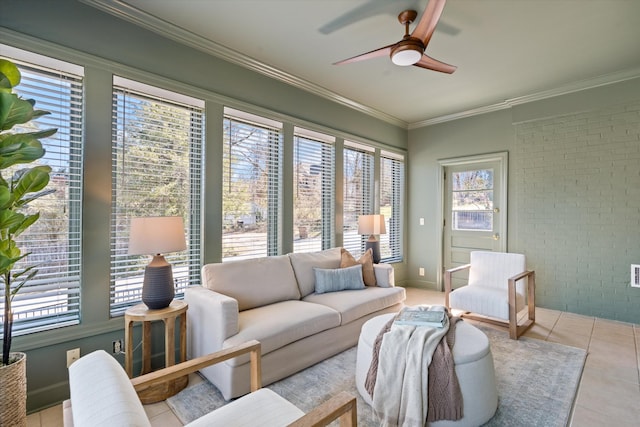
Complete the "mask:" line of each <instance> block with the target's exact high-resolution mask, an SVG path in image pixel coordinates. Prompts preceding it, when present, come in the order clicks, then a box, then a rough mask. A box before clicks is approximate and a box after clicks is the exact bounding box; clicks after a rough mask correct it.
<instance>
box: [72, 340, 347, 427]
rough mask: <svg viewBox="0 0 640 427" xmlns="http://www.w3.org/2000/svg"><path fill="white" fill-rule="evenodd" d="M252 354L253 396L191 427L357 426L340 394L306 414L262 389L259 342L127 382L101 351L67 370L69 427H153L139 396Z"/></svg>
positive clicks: (276, 395)
mask: <svg viewBox="0 0 640 427" xmlns="http://www.w3.org/2000/svg"><path fill="white" fill-rule="evenodd" d="M245 353H249V354H250V357H251V378H250V382H251V393H249V394H247V395H245V396H243V397H241V398H238V399H236V400H234V401H232V402H230V403H228V404H226V405H224V406H222V407H220V408H218V409H216V410H214V411H212V412H209V413H208V414H206V415H204V416H202V417H201V418H198V419H197V420H195V421H193V422H191V423H189V424H188V426H190V427H196V426H197V427H200V426H202V427H204V426H214V425H215V426H234V427H241V426H257V425H260V426H274V427H283V426H289V427H320V426H326V425H328V424H329V423H331V422H332V421H334V420H338V422H339V425H340V427H353V426H356V425H357V412H356V411H357V409H356V399H355V397H354V396H353V395H351V394H349V393H347V392H344V391H343V392H340V393H338V394H337V395H335V396H333V397H332V398H330V399H329V400H327V401H325V402H324V403H321V404H320V405H319V406H316V407H315V408H314V409H313V410H311V411H310V412H309V413H307V414H305V413H304V412H302V411H301V410H300V409H298V408H297V407H296V406H294V405H293V404H292V403H290V402H289V401H288V400H285V399H284V398H282V397H281V396H279V395H278V394H276V393H275V392H273V391H271V390H270V389H267V388H261V383H262V380H261V378H262V375H261V373H262V371H261V362H260V360H261V359H260V343H259V342H258V341H255V340H253V341H249V342H247V343H245V344H242V345H239V346H236V347H231V348H228V349H225V350H221V351H219V352H216V353H211V354H208V355H206V356H202V357H198V358H196V359H192V360H188V361H186V362H182V363H180V364H178V365H174V366H170V367H167V368H164V369H161V370H159V371H156V372H152V373H149V374H146V375H142V376H140V377H137V378H133V379H129V377H128V376H127V374H126V373H125V371H124V369H122V366H120V364H119V363H118V362H117V361H116V360H115V359H114V358H113V357H112V356H110V355H108V354H107V353H106V352H105V351H103V350H98V351H95V352H93V353H90V354H88V355H86V356H84V357H82V358H80V359H79V360H77V361H76V362H74V363H73V364H72V365H71V366H70V367H69V389H70V394H71V398H70V399H69V400H67V401H65V402H64V404H63V418H64V426H65V427H74V426H75V427H111V426H132V427H133V426H136V427H137V426H149V427H150V426H151V424H150V422H149V420H148V418H147V415H146V413H145V410H144V408H143V406H142V403H141V402H140V400H139V399H138V397H137V394H136V392H141V391H144V390H147V389H148V388H151V387H154V386H157V385H158V384H162V383H163V382H165V381H168V380H172V379H175V378H180V377H181V376H184V375H187V374H189V373H191V372H195V371H198V370H200V369H202V368H203V367H205V366H209V365H211V364H215V363H221V362H224V361H225V360H229V359H232V358H234V357H238V356H239V355H242V354H245Z"/></svg>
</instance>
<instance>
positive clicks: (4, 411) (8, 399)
mask: <svg viewBox="0 0 640 427" xmlns="http://www.w3.org/2000/svg"><path fill="white" fill-rule="evenodd" d="M9 360H15V362H13V363H10V364H9V365H7V366H2V367H0V390H1V392H0V426H19V427H26V425H27V355H26V354H24V353H17V352H16V353H9Z"/></svg>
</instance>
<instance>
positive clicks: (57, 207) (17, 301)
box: [0, 49, 84, 336]
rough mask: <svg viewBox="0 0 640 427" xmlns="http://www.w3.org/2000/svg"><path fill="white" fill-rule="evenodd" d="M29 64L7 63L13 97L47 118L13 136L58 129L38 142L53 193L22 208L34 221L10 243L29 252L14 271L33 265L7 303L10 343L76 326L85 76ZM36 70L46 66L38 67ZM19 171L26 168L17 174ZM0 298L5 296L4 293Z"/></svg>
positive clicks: (56, 65)
mask: <svg viewBox="0 0 640 427" xmlns="http://www.w3.org/2000/svg"><path fill="white" fill-rule="evenodd" d="M3 50H4V49H3ZM10 51H11V52H17V51H18V50H17V49H11V50H10ZM17 53H19V52H17ZM27 54H28V53H27ZM29 59H30V60H36V61H38V63H37V64H36V63H27V62H21V61H20V60H16V59H15V58H12V61H14V62H15V63H16V64H17V65H18V67H19V69H20V72H21V73H22V80H21V82H20V84H19V85H18V86H17V87H16V88H15V92H17V93H18V94H19V95H20V96H21V97H22V98H25V99H33V100H35V101H36V104H35V107H36V109H38V110H45V111H49V112H50V113H51V114H49V115H45V116H42V117H39V118H38V119H36V120H34V121H32V122H30V123H28V124H25V125H23V126H14V128H13V130H16V131H20V132H23V131H34V130H45V129H50V128H57V129H58V132H57V133H56V134H54V135H53V136H51V137H49V138H46V139H42V140H41V142H42V144H43V146H44V148H45V150H46V154H45V155H44V157H43V158H41V159H40V160H38V161H37V162H36V163H37V164H45V165H49V166H51V169H52V172H51V180H50V182H49V185H48V186H47V189H53V190H55V192H53V193H52V194H49V195H46V196H44V197H42V198H40V199H38V200H35V201H33V202H32V203H29V205H28V207H27V209H26V211H28V213H31V214H32V213H35V212H38V211H39V212H40V219H39V220H38V221H37V222H36V223H35V224H33V225H32V226H31V227H30V228H29V229H28V230H27V231H26V232H24V233H23V234H22V235H20V237H19V238H18V239H17V240H18V245H19V247H20V248H21V249H22V251H23V253H27V252H31V255H29V256H27V257H26V259H25V260H24V262H19V263H17V264H16V269H19V268H21V266H24V265H25V263H26V265H33V264H37V265H38V266H37V270H38V274H37V275H36V276H35V277H34V278H33V279H32V280H30V281H28V282H27V283H26V284H25V285H24V286H23V287H22V289H21V290H20V292H19V293H18V294H17V295H16V296H15V298H14V300H13V305H12V308H13V311H14V324H13V335H14V336H18V335H24V334H28V333H33V332H38V331H42V330H48V329H53V328H58V327H62V326H68V325H75V324H78V323H79V321H80V257H81V254H80V250H81V246H80V242H81V237H82V236H81V196H82V159H83V154H82V150H83V133H82V128H83V125H82V116H83V111H82V105H83V100H82V96H83V74H84V71H83V69H82V68H81V67H78V66H75V65H72V64H66V63H63V62H62V61H58V60H54V59H51V58H45V57H41V56H40V55H36V54H29ZM40 60H41V61H40ZM43 63H44V64H45V66H42V65H41V64H43ZM68 70H70V71H68ZM22 167H25V166H24V165H17V166H16V168H22ZM11 174H12V172H11V171H5V176H11ZM0 293H2V294H4V287H3V288H2V290H0ZM3 296H4V295H3ZM3 301H4V299H3V300H2V301H0V330H2V324H1V323H2V321H3V320H4V319H2V314H3V308H4V302H3Z"/></svg>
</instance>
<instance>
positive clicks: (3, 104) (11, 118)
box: [0, 92, 34, 130]
mask: <svg viewBox="0 0 640 427" xmlns="http://www.w3.org/2000/svg"><path fill="white" fill-rule="evenodd" d="M33 104H34V101H33V100H31V99H22V98H20V97H18V95H16V94H15V93H3V92H0V130H7V129H11V128H12V127H13V126H14V125H17V124H22V123H27V122H28V121H30V120H31V119H32V118H33Z"/></svg>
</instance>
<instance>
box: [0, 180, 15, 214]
mask: <svg viewBox="0 0 640 427" xmlns="http://www.w3.org/2000/svg"><path fill="white" fill-rule="evenodd" d="M12 202H13V195H12V194H11V191H9V188H7V186H6V185H0V209H6V208H7V207H9V206H10V205H11V203H12Z"/></svg>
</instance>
